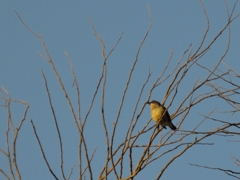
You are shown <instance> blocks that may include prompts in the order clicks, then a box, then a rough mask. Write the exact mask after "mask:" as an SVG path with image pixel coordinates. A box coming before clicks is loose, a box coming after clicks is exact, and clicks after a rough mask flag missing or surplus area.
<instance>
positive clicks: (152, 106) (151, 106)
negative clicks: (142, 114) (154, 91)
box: [147, 100, 161, 109]
mask: <svg viewBox="0 0 240 180" xmlns="http://www.w3.org/2000/svg"><path fill="white" fill-rule="evenodd" d="M147 104H149V106H150V108H151V109H152V108H156V107H159V106H161V104H160V103H159V102H158V101H155V100H152V101H150V102H147Z"/></svg>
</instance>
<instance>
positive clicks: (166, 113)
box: [165, 111, 171, 121]
mask: <svg viewBox="0 0 240 180" xmlns="http://www.w3.org/2000/svg"><path fill="white" fill-rule="evenodd" d="M165 116H166V117H167V119H168V120H170V121H171V117H170V115H169V113H168V111H166V112H165Z"/></svg>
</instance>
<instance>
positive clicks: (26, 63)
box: [0, 0, 240, 180]
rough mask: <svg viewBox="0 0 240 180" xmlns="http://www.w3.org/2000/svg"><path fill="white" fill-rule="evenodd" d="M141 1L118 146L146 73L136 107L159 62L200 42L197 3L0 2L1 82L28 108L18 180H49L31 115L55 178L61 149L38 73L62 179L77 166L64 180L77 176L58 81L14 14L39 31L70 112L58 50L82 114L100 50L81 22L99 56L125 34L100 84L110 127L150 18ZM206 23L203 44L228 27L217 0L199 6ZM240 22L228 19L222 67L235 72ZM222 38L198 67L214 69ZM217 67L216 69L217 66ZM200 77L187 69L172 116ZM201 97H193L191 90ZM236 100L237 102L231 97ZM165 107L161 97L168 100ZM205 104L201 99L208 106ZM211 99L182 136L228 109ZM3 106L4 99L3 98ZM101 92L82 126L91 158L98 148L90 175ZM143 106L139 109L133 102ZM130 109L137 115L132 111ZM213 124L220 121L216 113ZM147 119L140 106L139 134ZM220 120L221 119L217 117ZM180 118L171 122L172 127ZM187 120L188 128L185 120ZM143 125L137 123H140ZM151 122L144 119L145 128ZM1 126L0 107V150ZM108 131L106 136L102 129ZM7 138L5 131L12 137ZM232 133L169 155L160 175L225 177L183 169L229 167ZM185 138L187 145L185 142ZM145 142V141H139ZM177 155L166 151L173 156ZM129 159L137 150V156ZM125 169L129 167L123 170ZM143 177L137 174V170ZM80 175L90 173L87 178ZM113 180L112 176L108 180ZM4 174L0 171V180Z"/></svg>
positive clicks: (74, 140) (16, 115) (142, 15)
mask: <svg viewBox="0 0 240 180" xmlns="http://www.w3.org/2000/svg"><path fill="white" fill-rule="evenodd" d="M227 2H228V3H229V4H228V5H229V8H230V9H231V8H232V7H233V3H234V1H230V0H227ZM147 4H148V5H149V7H150V11H151V14H152V28H151V30H150V33H149V36H148V37H147V39H146V41H145V43H144V45H143V47H142V51H141V52H140V55H139V61H138V63H137V65H136V71H134V73H133V78H132V80H131V84H130V88H129V91H128V93H127V95H126V101H125V105H124V107H123V112H122V114H121V116H120V120H119V121H120V124H119V129H118V131H117V136H116V144H117V143H119V142H121V140H122V139H121V138H122V135H121V132H126V130H127V127H128V124H129V121H130V119H131V115H132V112H133V107H134V104H135V103H136V100H137V97H138V93H139V91H140V88H141V87H142V84H143V83H144V82H145V80H146V78H147V75H148V70H149V67H150V69H151V72H152V78H151V79H150V81H149V84H148V85H147V89H146V90H145V91H144V94H143V97H142V99H141V101H140V104H141V105H142V104H143V103H144V102H145V101H146V99H147V96H148V90H149V89H150V88H151V85H152V83H153V82H154V81H155V79H156V78H157V77H158V76H159V74H160V73H161V72H162V71H163V69H164V67H165V64H166V62H167V60H168V58H169V56H170V53H171V51H172V50H174V54H173V58H172V61H171V63H170V66H169V67H170V69H169V70H168V73H169V72H170V71H171V68H173V67H174V65H175V64H176V63H177V62H178V60H179V59H180V57H181V56H182V54H183V52H184V51H185V50H186V49H187V48H188V47H189V45H190V44H192V45H193V50H196V48H197V47H198V45H199V43H200V42H201V40H202V36H203V34H204V31H205V30H206V26H207V22H206V18H205V15H204V13H203V9H202V7H201V4H200V3H199V1H191V0H182V1H177V0H172V1H143V0H140V1H82V0H80V1H61V2H60V1H58V2H57V1H55V2H53V1H46V0H41V1H2V2H1V5H0V24H1V33H0V63H1V64H0V86H3V87H4V88H5V89H6V90H8V92H10V94H11V97H12V98H13V99H18V100H24V101H26V102H28V104H29V105H30V109H29V112H28V115H27V119H26V121H25V122H24V124H23V126H22V129H21V131H20V133H19V138H18V141H17V160H18V166H19V169H20V171H21V174H22V179H24V180H30V179H34V180H42V179H53V177H52V176H51V174H50V173H49V171H48V169H47V166H46V164H45V162H44V161H43V158H42V155H41V152H40V150H39V146H38V144H37V141H36V138H35V136H34V133H33V129H32V127H31V123H30V119H33V121H34V123H35V126H36V128H37V132H38V134H39V137H40V139H41V142H42V145H43V148H44V150H45V153H46V155H47V158H48V159H49V162H50V165H51V166H52V167H53V170H54V171H55V172H56V174H57V175H58V176H59V177H61V174H60V168H59V143H58V138H57V132H56V129H55V125H54V121H53V116H52V114H51V110H50V107H49V103H48V99H47V93H46V90H45V86H44V80H43V77H42V74H41V69H42V70H43V71H44V73H45V75H46V78H47V80H48V86H49V89H50V93H51V96H52V100H53V105H54V108H55V111H56V116H57V118H58V122H59V126H60V130H61V132H62V138H63V145H64V169H65V173H66V174H68V173H69V172H70V169H71V167H72V166H73V164H75V167H74V169H73V174H72V178H71V179H76V178H77V177H78V174H77V173H78V171H77V168H78V157H77V150H78V148H77V145H78V138H79V136H78V132H77V129H76V127H75V125H74V122H73V119H72V116H71V113H70V111H69V107H68V105H67V102H66V99H65V98H64V95H63V93H62V91H61V89H60V87H59V85H58V82H57V78H56V77H55V75H54V73H53V72H52V69H51V66H50V65H49V63H48V62H47V61H45V60H44V59H43V58H42V57H41V56H39V55H38V52H40V53H42V54H43V55H44V54H45V53H44V50H43V47H42V45H41V43H40V42H39V41H38V39H37V38H36V37H34V36H33V35H32V34H31V33H30V32H29V31H27V29H26V28H25V27H24V26H23V24H22V23H21V22H20V20H19V19H18V17H17V15H16V13H15V12H14V11H17V12H18V13H19V15H20V16H21V18H22V20H23V21H24V22H25V23H26V24H27V25H28V26H29V27H30V28H31V29H32V30H33V31H34V32H35V33H36V34H41V36H42V38H43V40H44V41H45V43H46V46H47V48H48V50H49V52H50V54H51V57H52V59H53V61H54V63H55V65H56V68H57V70H58V72H59V74H60V76H61V78H62V81H63V83H64V85H65V87H66V89H67V91H68V93H69V97H70V98H71V99H72V101H73V103H74V108H75V109H77V104H76V103H77V101H76V92H75V88H74V87H72V84H73V78H72V75H71V68H70V66H69V61H68V59H67V57H66V55H65V54H64V51H66V52H67V53H68V54H69V55H70V57H71V59H72V62H73V66H74V69H75V72H76V76H77V79H78V83H79V87H80V91H81V110H82V112H81V114H82V117H85V114H86V112H87V110H88V107H89V105H90V102H91V99H92V95H93V93H94V91H95V88H96V85H97V82H98V80H99V77H100V75H101V71H102V62H103V60H102V57H101V45H100V43H99V41H98V40H97V38H96V37H95V36H94V33H93V29H92V27H91V24H90V21H89V19H91V21H92V23H93V24H94V26H95V28H96V30H97V32H98V34H99V35H100V36H101V38H102V39H103V41H104V42H105V46H106V52H109V50H110V49H111V48H112V47H113V46H114V44H115V43H116V41H117V40H118V38H119V37H120V35H121V33H122V32H124V34H123V37H122V39H121V41H120V43H119V45H118V46H117V48H116V49H115V51H114V52H113V53H112V55H111V56H110V58H109V59H108V79H107V84H106V102H105V103H106V109H105V111H106V121H107V122H108V124H107V126H108V128H109V129H111V128H112V124H113V122H114V121H115V118H116V113H117V110H118V107H119V104H120V99H121V97H122V92H123V90H124V87H125V84H126V81H127V77H128V74H129V71H130V69H131V66H132V64H133V61H134V60H135V57H136V52H137V49H138V47H139V44H140V42H141V41H142V39H143V37H144V35H145V33H146V31H147V29H148V26H149V23H150V22H149V14H148V9H147ZM203 4H204V6H205V8H206V11H207V14H208V16H209V20H210V30H209V34H208V36H207V39H206V43H205V44H207V43H209V42H210V41H211V40H212V39H213V38H214V37H215V36H216V34H217V33H218V32H219V31H220V30H221V28H223V27H224V25H225V24H226V22H227V13H226V6H225V3H224V1H220V0H219V1H216V0H215V1H208V0H204V1H203ZM237 13H240V4H238V5H237V7H236V10H235V13H234V14H235V15H236V14H237ZM239 32H240V19H236V20H235V21H234V22H233V23H232V25H231V36H232V39H231V47H230V50H229V53H228V55H227V56H226V58H225V59H224V62H225V63H227V64H228V65H229V66H230V67H234V68H235V69H236V70H238V71H239V67H240V63H239V62H240V61H239V59H240V58H239V57H240V51H239V47H240V34H239ZM227 37H228V36H227V33H223V34H222V36H221V37H220V38H219V39H218V40H217V41H216V43H215V44H214V46H213V47H212V48H211V50H210V51H209V53H208V54H206V56H204V57H203V59H202V60H201V62H202V64H203V65H205V66H207V67H208V68H212V67H213V66H214V65H215V64H216V62H217V61H218V60H219V58H220V57H221V56H222V54H223V53H224V50H225V48H226V45H227ZM221 67H222V69H223V70H226V69H224V66H223V65H222V66H221ZM204 73H206V72H205V71H198V70H193V71H191V72H189V74H190V76H189V77H188V78H189V79H187V81H186V82H185V85H184V86H183V87H182V88H181V89H180V92H179V96H178V97H177V98H176V100H175V101H174V102H173V104H172V106H171V107H170V108H169V111H170V113H171V112H173V111H174V110H175V109H176V108H177V107H178V105H179V103H180V100H181V99H182V98H183V96H185V94H186V91H187V89H190V88H192V87H193V84H194V82H195V81H196V80H197V78H200V80H201V79H202V78H203V77H204V75H205V74H204ZM169 82H170V81H168V82H166V83H165V84H163V85H161V86H159V87H158V88H156V90H154V91H153V94H152V97H151V99H156V100H159V101H161V100H163V98H164V97H163V96H164V93H165V91H166V86H167V85H168V84H169ZM199 93H201V92H199ZM237 100H238V102H239V101H240V99H239V97H238V99H237V98H236V101H237ZM167 102H168V101H167ZM208 102H209V101H208ZM210 102H211V103H203V104H200V105H199V106H197V108H195V109H193V112H192V113H191V114H190V115H189V116H188V117H187V119H188V120H186V123H183V124H182V126H181V127H180V129H182V130H190V129H191V127H193V126H194V125H195V126H196V125H197V124H198V123H199V122H200V121H201V120H202V119H203V117H202V116H200V115H199V113H200V114H207V113H209V112H210V111H211V110H212V109H213V108H215V107H217V108H218V110H219V111H220V110H224V109H230V106H228V105H225V104H224V102H223V101H221V103H223V104H221V103H218V102H220V101H218V100H216V99H212V100H211V101H210ZM1 104H3V102H2V101H1ZM100 104H101V94H100V93H98V95H97V97H96V102H95V104H94V106H93V109H92V112H91V114H90V116H89V120H88V122H87V125H86V126H87V127H86V132H85V136H86V137H87V145H88V149H89V152H90V153H92V152H93V151H94V149H95V147H96V146H98V149H97V151H96V154H95V157H94V159H93V161H92V164H93V169H94V172H95V173H94V179H97V177H98V175H99V173H100V170H101V167H102V165H103V163H104V160H105V155H106V153H105V150H106V149H105V139H104V132H103V126H102V123H101V109H100ZM140 107H141V106H140ZM140 107H139V108H138V110H139V109H140ZM11 110H12V118H13V121H14V125H15V126H17V125H18V124H19V122H20V119H21V118H22V114H23V110H24V108H23V106H21V105H14V104H13V106H12V109H11ZM217 117H218V118H220V116H217ZM149 118H150V116H149V109H148V107H147V108H145V109H144V112H143V114H142V116H141V119H140V120H139V121H140V124H139V128H142V126H143V125H144V124H145V123H146V121H147V120H148V119H149ZM224 118H229V117H228V116H227V117H224ZM179 119H180V117H178V118H177V119H175V120H174V124H177V122H178V121H179ZM239 119H240V116H239V114H235V115H234V116H233V117H231V118H229V119H223V120H229V121H232V122H236V120H239ZM188 122H189V123H188ZM141 123H142V124H141ZM153 124H154V123H153V122H151V125H153ZM214 127H216V124H211V122H210V125H208V122H205V123H204V125H202V130H205V131H207V130H209V129H211V128H214ZM6 128H7V112H6V109H5V108H3V107H1V108H0V137H1V138H0V148H2V149H4V150H5V140H6V139H5V131H6ZM110 132H111V130H110ZM10 137H12V135H11V136H10ZM227 140H231V137H225V138H219V137H217V138H216V137H215V138H214V137H211V138H209V139H206V140H205V141H204V142H209V143H215V144H214V145H213V146H201V145H197V146H195V147H193V148H192V149H190V150H189V151H187V152H186V153H185V154H184V155H183V156H182V157H181V158H179V159H177V160H176V161H175V162H174V163H172V165H170V166H169V169H167V170H166V172H165V174H164V175H163V177H162V179H166V180H167V179H195V180H202V179H219V180H220V179H222V180H223V179H227V178H230V177H229V176H227V175H225V174H224V173H222V172H218V171H213V170H207V169H202V168H197V167H193V166H190V165H188V163H195V164H200V165H208V166H212V167H222V168H226V169H233V170H236V168H237V167H236V165H235V164H234V162H233V159H232V158H231V156H237V157H238V155H239V151H240V148H239V147H240V146H239V145H238V146H237V144H236V143H230V142H227ZM189 141H190V142H192V141H193V139H189ZM144 143H146V139H144V140H143V141H142V142H141V141H140V140H139V144H144ZM177 152H178V151H176V152H175V153H173V154H172V155H175V154H177ZM136 155H137V154H136ZM168 159H169V157H168V156H167V157H166V159H165V158H163V159H159V160H158V161H156V162H154V167H153V166H151V167H152V169H151V170H149V169H148V170H147V174H145V173H140V174H139V176H138V177H137V179H138V180H141V179H155V177H156V175H157V174H158V172H159V170H160V169H161V168H162V166H163V165H164V163H166V161H167V160H168ZM0 168H2V169H3V170H5V171H6V172H7V173H8V174H9V171H8V170H7V169H8V162H7V159H6V157H5V156H4V155H3V154H0ZM127 168H128V166H127ZM143 172H144V171H143ZM87 177H88V176H87ZM111 177H113V179H114V176H111ZM3 178H4V177H3V176H2V175H0V179H3Z"/></svg>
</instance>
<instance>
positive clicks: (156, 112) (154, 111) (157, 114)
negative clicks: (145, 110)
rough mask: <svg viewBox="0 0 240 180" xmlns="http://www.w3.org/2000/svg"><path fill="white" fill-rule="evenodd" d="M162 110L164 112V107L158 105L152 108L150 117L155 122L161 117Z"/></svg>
mask: <svg viewBox="0 0 240 180" xmlns="http://www.w3.org/2000/svg"><path fill="white" fill-rule="evenodd" d="M163 112H164V109H163V108H160V107H159V108H154V109H152V111H151V116H152V119H153V120H154V121H155V122H158V121H159V120H160V119H162V115H163Z"/></svg>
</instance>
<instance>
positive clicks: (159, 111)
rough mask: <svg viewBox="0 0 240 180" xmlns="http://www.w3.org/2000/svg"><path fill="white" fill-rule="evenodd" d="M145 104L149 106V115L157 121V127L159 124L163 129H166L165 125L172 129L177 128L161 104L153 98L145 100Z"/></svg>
mask: <svg viewBox="0 0 240 180" xmlns="http://www.w3.org/2000/svg"><path fill="white" fill-rule="evenodd" d="M147 104H149V106H150V111H151V117H152V119H153V120H154V121H155V122H156V123H157V128H159V125H161V126H162V127H163V128H164V129H166V127H165V126H168V127H170V128H171V129H172V130H173V131H175V130H176V129H177V128H176V127H175V126H174V125H173V123H172V120H171V117H170V115H169V113H168V111H167V109H166V108H165V107H164V106H163V105H161V104H160V103H159V102H158V101H155V100H153V101H151V102H147Z"/></svg>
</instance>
